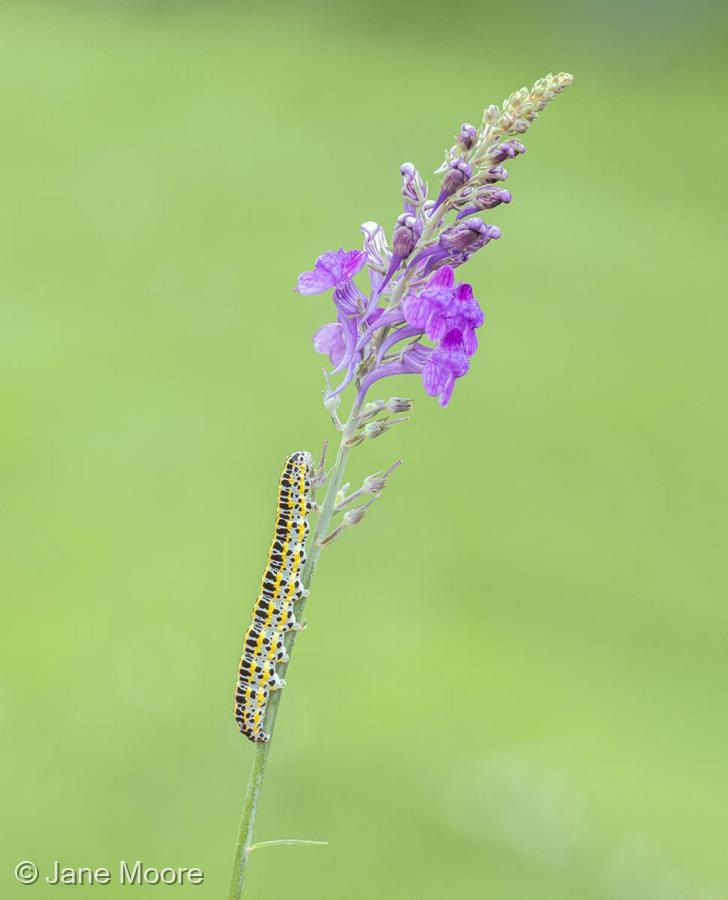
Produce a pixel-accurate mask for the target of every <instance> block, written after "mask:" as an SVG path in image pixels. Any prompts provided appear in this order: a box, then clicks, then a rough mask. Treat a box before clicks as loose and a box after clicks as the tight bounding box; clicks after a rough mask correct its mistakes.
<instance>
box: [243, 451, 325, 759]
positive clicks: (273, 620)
mask: <svg viewBox="0 0 728 900" xmlns="http://www.w3.org/2000/svg"><path fill="white" fill-rule="evenodd" d="M312 482H313V459H312V457H311V454H310V453H307V452H305V451H300V450H299V451H297V452H296V453H292V454H291V456H289V457H288V459H287V460H286V464H285V466H284V467H283V472H282V474H281V478H280V481H279V483H278V509H277V511H276V524H275V531H274V534H273V542H272V543H271V545H270V550H269V551H268V562H267V564H266V567H265V572H264V574H263V580H262V583H261V586H260V593H259V594H258V598H257V599H256V601H255V605H254V607H253V617H252V621H251V623H250V625H249V626H248V629H247V631H246V632H245V635H244V637H243V654H242V656H241V657H240V663H239V664H238V678H237V683H236V685H235V706H234V714H235V722H236V724H237V726H238V728H239V729H240V732H241V733H242V734H243V735H245V737H246V738H248V740H250V741H254V742H256V743H259V742H264V741H268V740H270V735H268V734H266V733H265V732H264V731H263V723H264V720H265V710H266V706H267V704H268V698H269V696H270V692H271V691H277V690H281V688H283V687H285V684H286V682H285V680H284V679H283V678H281V676H280V675H279V674H278V673H277V672H276V665H277V664H278V663H279V662H281V663H285V662H287V661H288V654H287V653H286V648H285V645H284V642H283V637H284V635H285V633H286V632H288V631H298V630H300V629H301V628H302V627H303V626H302V625H301V624H299V623H298V622H297V621H296V617H295V613H294V609H293V604H294V603H295V601H296V600H300V599H301V598H302V597H304V596H305V595H306V593H307V592H306V590H305V589H304V587H303V585H302V584H301V571H302V569H303V566H304V563H305V562H306V548H305V544H306V538H307V537H308V531H309V524H308V514H309V513H310V512H311V509H312V507H313V502H312V500H311V485H312Z"/></svg>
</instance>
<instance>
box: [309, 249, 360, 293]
mask: <svg viewBox="0 0 728 900" xmlns="http://www.w3.org/2000/svg"><path fill="white" fill-rule="evenodd" d="M366 261H367V255H366V253H364V251H362V250H348V251H347V250H344V248H343V247H342V248H341V249H340V250H330V251H329V252H328V253H322V254H321V256H319V258H318V259H317V260H316V266H315V268H314V269H313V270H312V271H311V272H302V273H301V274H300V275H299V276H298V284H297V286H296V290H297V291H298V293H299V294H305V295H307V296H311V295H313V294H323V292H324V291H328V290H329V289H330V288H345V287H346V286H347V285H348V283H349V282H350V281H351V279H352V278H353V277H354V276H355V275H356V273H357V272H358V271H359V270H360V269H361V268H362V267H363V266H364V264H365V263H366Z"/></svg>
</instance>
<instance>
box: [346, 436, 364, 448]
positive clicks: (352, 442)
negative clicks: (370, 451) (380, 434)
mask: <svg viewBox="0 0 728 900" xmlns="http://www.w3.org/2000/svg"><path fill="white" fill-rule="evenodd" d="M363 440H364V438H363V437H362V436H361V435H360V434H352V435H351V437H348V438H346V439H345V440H344V442H343V443H344V446H345V447H356V446H357V445H358V444H361V442H362V441H363Z"/></svg>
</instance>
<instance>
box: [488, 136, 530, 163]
mask: <svg viewBox="0 0 728 900" xmlns="http://www.w3.org/2000/svg"><path fill="white" fill-rule="evenodd" d="M525 152H526V148H525V147H524V146H523V144H522V143H521V142H520V141H503V142H502V143H501V144H496V145H495V147H491V148H490V150H489V151H488V153H487V154H486V155H487V157H488V159H489V160H491V161H492V162H494V163H500V162H503V160H504V159H515V157H516V156H519V155H520V154H521V153H525Z"/></svg>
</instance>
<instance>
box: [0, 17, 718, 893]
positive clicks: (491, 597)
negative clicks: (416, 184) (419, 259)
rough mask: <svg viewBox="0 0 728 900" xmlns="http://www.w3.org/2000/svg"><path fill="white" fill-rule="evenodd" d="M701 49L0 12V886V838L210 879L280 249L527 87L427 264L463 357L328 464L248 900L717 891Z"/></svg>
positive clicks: (222, 879)
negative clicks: (308, 844) (462, 256)
mask: <svg viewBox="0 0 728 900" xmlns="http://www.w3.org/2000/svg"><path fill="white" fill-rule="evenodd" d="M725 34H726V32H725V20H724V16H723V14H722V13H721V11H720V9H719V5H718V4H715V5H713V4H712V3H710V2H706V3H693V4H684V3H676V2H674V3H664V2H660V3H658V2H656V0H655V2H640V3H628V2H626V0H622V2H614V3H609V4H606V3H599V2H596V0H593V2H587V3H575V2H566V3H565V4H560V5H558V6H555V5H554V6H552V5H549V4H540V3H535V2H534V3H529V2H515V3H509V4H502V5H500V6H494V5H493V4H489V5H485V4H477V3H475V2H471V0H466V2H464V3H461V4H459V5H458V6H457V7H443V6H442V5H441V4H437V5H435V4H422V5H421V4H415V3H410V2H406V3H404V4H401V3H400V4H398V5H396V6H394V5H389V4H385V3H383V2H380V0H374V2H370V3H367V4H358V5H346V4H336V5H327V4H325V3H323V2H320V3H316V2H314V3H312V4H308V5H305V6H304V5H302V4H297V3H293V2H290V3H286V2H283V3H278V4H275V5H274V4H269V5H267V4H256V5H255V8H252V4H251V8H248V7H247V6H244V5H239V4H233V3H229V4H223V3H215V2H205V3H203V2H200V3H183V2H171V0H170V2H166V3H163V2H159V3H152V2H148V3H144V2H137V3H135V2H124V3H121V2H119V3H93V4H92V3H88V4H85V3H76V4H73V3H63V2H52V3H46V4H43V3H38V2H23V3H3V4H1V5H0V119H1V121H2V139H1V140H0V316H1V321H0V347H1V353H0V362H1V365H2V384H1V387H0V391H1V392H2V394H1V395H2V432H3V440H2V444H1V445H0V463H1V465H2V473H3V474H2V504H1V510H0V517H1V518H2V529H1V531H2V533H1V536H0V542H1V547H2V594H3V609H4V616H3V619H4V624H3V628H2V647H1V648H0V649H1V653H0V727H1V728H2V733H3V739H2V766H1V768H0V771H1V772H2V782H1V790H2V795H1V796H2V808H3V816H2V826H0V847H1V848H2V849H1V850H0V863H1V868H2V871H1V872H0V882H1V883H2V888H1V889H0V893H1V894H2V896H3V897H5V896H7V897H15V896H18V897H20V896H24V897H33V896H35V897H43V898H45V897H47V896H50V895H51V889H50V888H49V887H47V886H43V885H36V886H35V887H21V886H19V885H16V884H15V881H14V879H13V876H12V868H13V866H14V865H15V863H16V862H17V861H18V860H21V859H30V860H33V861H35V862H36V863H37V864H38V865H39V866H40V867H41V868H42V869H43V870H44V871H45V870H46V869H47V867H48V866H49V865H50V863H51V861H52V860H54V859H58V860H60V861H61V862H62V863H63V864H66V865H76V866H80V865H85V866H93V867H96V866H107V867H109V868H111V869H112V871H113V872H114V873H116V870H117V868H118V863H119V860H121V859H128V860H131V861H134V860H136V859H141V860H143V861H144V862H145V863H147V864H148V865H155V866H158V867H161V866H164V865H173V866H199V867H200V868H202V869H203V870H204V871H205V873H206V881H205V884H204V886H202V887H192V888H183V889H180V888H168V889H167V892H168V893H170V894H172V893H174V892H175V891H180V890H182V891H187V892H189V891H195V892H196V893H197V896H201V897H209V898H216V897H222V896H225V895H226V890H227V881H228V877H229V868H230V863H231V853H232V848H233V841H234V838H235V833H236V829H237V825H238V820H239V813H240V801H241V797H242V792H243V789H244V786H245V782H246V779H247V771H248V767H249V764H250V761H251V756H252V747H251V746H250V745H249V744H248V743H247V742H245V741H244V740H242V739H241V738H240V736H239V735H238V734H237V732H236V730H235V728H234V725H233V722H232V720H231V692H232V687H233V681H234V670H235V665H236V662H237V658H238V652H239V645H240V638H241V633H242V629H243V627H244V624H245V623H246V621H247V619H248V616H249V611H250V608H251V605H252V602H253V599H254V597H255V594H256V591H257V588H258V583H259V578H260V573H261V567H262V565H263V561H264V558H265V551H266V548H267V544H268V541H269V537H270V531H271V525H272V516H273V503H274V492H275V484H276V480H277V477H278V472H279V468H280V465H281V463H282V460H283V458H284V457H285V456H286V454H287V453H288V452H289V451H291V450H293V449H297V448H300V447H309V448H311V449H316V448H318V447H319V446H320V443H321V440H322V438H323V437H324V435H326V434H328V435H329V436H331V432H330V429H329V427H328V425H327V419H326V416H325V415H324V413H323V411H322V409H321V407H320V389H321V378H320V365H321V362H322V360H321V358H319V357H317V356H316V355H315V354H314V352H313V350H312V347H311V344H310V335H311V333H312V332H313V331H314V330H315V328H317V327H318V326H319V325H320V324H322V323H323V322H325V321H327V320H329V318H330V309H329V305H328V301H327V300H326V299H324V298H300V297H297V296H295V295H294V294H293V293H292V287H293V285H294V283H295V278H296V275H297V274H298V272H299V271H301V270H302V269H305V268H309V267H310V265H311V263H312V262H313V260H314V258H315V256H316V255H317V254H318V253H319V252H322V251H324V250H327V249H331V248H335V247H338V246H340V245H344V246H346V247H354V246H358V244H359V238H360V235H359V231H358V226H359V224H360V223H361V222H363V221H365V220H367V219H376V220H379V221H381V222H383V223H385V224H387V225H389V224H390V223H391V222H392V221H393V220H394V217H395V216H396V215H397V214H398V213H399V211H400V208H399V196H398V191H399V174H398V167H399V164H400V163H401V162H402V161H404V160H410V159H411V160H413V161H414V162H416V163H417V164H418V165H419V166H420V167H421V169H422V170H423V171H424V172H427V173H430V172H431V171H432V170H433V169H434V168H435V167H436V166H437V164H438V163H439V162H440V159H441V154H442V150H443V148H444V147H446V146H448V145H449V144H450V143H451V140H452V136H453V135H454V133H455V132H456V130H457V128H458V126H459V124H460V122H461V121H465V120H471V121H476V122H477V121H478V118H479V115H480V113H481V110H482V108H483V106H484V105H485V104H486V103H489V102H492V101H500V100H501V99H502V98H503V97H504V96H505V95H506V94H507V93H509V92H510V91H511V90H513V89H515V88H517V87H519V86H520V85H522V84H524V83H529V84H530V83H531V82H532V81H533V80H535V79H536V78H537V77H539V76H540V75H541V74H543V73H544V72H547V71H559V70H562V69H563V70H567V71H572V72H573V73H574V74H575V76H576V79H577V80H576V82H575V84H574V85H573V87H572V88H570V89H569V91H568V92H567V93H565V94H564V95H563V96H561V97H560V98H558V100H557V101H556V102H555V103H554V104H553V105H552V106H551V107H550V108H549V109H548V110H547V112H546V113H545V114H544V115H543V116H542V118H541V119H540V120H539V121H538V122H537V123H536V126H535V127H534V128H533V130H532V131H531V133H530V134H529V135H528V137H527V141H526V143H527V145H528V154H527V155H526V157H524V158H523V159H519V160H517V161H516V162H515V163H513V164H512V166H511V179H510V181H509V185H508V186H509V187H510V188H511V190H512V191H513V193H514V202H513V203H512V204H511V206H509V207H501V208H500V209H498V210H495V211H493V213H492V214H491V215H490V217H489V219H490V221H492V222H494V223H495V224H498V225H499V226H501V227H502V228H503V231H504V237H503V239H502V240H501V241H499V242H497V243H494V244H492V245H491V246H489V247H488V248H487V249H486V250H484V251H483V252H482V253H481V254H480V255H479V256H478V257H477V258H476V259H474V260H473V261H472V262H471V263H470V265H469V267H468V277H469V280H470V281H472V282H473V283H474V285H475V287H476V293H477V295H478V296H479V297H480V298H481V300H482V301H483V303H484V305H485V307H486V310H487V327H486V328H485V329H484V331H483V333H482V344H481V346H482V349H481V351H480V353H479V355H478V357H477V358H476V360H475V364H474V366H473V369H472V371H471V374H469V376H468V377H467V378H466V379H464V380H463V381H462V382H460V383H459V384H458V386H457V390H456V393H455V397H454V401H453V403H452V405H451V407H450V408H449V409H448V410H445V411H442V410H440V409H438V408H437V406H436V405H435V404H434V403H433V402H432V401H431V400H430V399H429V398H426V397H425V396H424V393H423V392H422V390H421V387H420V385H419V384H418V383H416V382H415V381H414V380H413V381H412V382H411V383H409V384H406V383H405V382H400V383H399V385H397V387H396V388H395V390H396V391H397V392H399V393H402V392H404V393H405V394H409V395H411V396H413V397H415V398H416V401H417V406H416V414H415V418H414V420H413V421H412V422H411V423H410V424H409V425H407V426H406V427H401V428H400V429H399V430H396V431H394V432H390V433H389V434H388V435H387V436H385V437H383V438H382V439H381V440H379V441H376V442H372V443H371V444H370V445H366V446H364V447H362V448H360V449H359V450H357V452H356V454H355V457H354V461H353V466H352V470H351V477H352V481H355V480H357V479H358V478H360V477H361V476H363V475H366V474H367V473H369V472H372V471H374V470H376V469H378V468H380V467H382V466H386V465H389V463H390V462H392V460H394V459H395V458H397V457H398V456H400V455H401V456H402V457H403V458H404V460H405V465H404V466H403V467H402V468H401V469H400V470H399V471H398V472H397V475H396V478H395V479H394V480H393V482H392V484H391V486H390V488H389V489H388V491H387V493H386V497H385V499H383V500H382V501H381V502H380V503H379V504H378V505H377V507H376V508H375V510H374V511H373V512H372V514H371V515H370V516H369V517H368V518H367V519H366V520H365V521H364V522H363V523H362V525H361V526H360V527H359V528H357V529H356V530H355V531H354V532H351V533H349V534H347V535H346V539H344V540H341V541H340V542H339V543H338V544H337V545H335V546H334V547H333V548H332V549H331V551H329V552H327V553H326V554H325V557H324V558H323V560H322V563H321V566H320V568H319V573H318V575H317V579H316V582H315V585H314V591H313V594H312V598H311V601H310V604H309V607H308V610H307V613H308V617H309V621H310V627H309V629H308V631H307V632H306V634H305V635H304V636H303V637H302V638H301V640H300V641H299V643H298V645H297V648H296V655H295V658H294V662H293V665H292V667H291V670H290V672H289V686H288V688H287V689H286V692H285V696H284V698H283V703H282V706H281V716H280V719H279V726H278V730H277V734H276V740H275V743H274V747H273V751H272V757H271V765H270V769H269V773H268V779H267V783H266V787H265V791H264V796H263V803H262V808H261V811H260V817H259V826H258V830H257V837H258V839H260V840H266V839H273V838H281V837H299V838H309V839H325V840H328V841H330V846H329V847H328V848H309V849H303V848H284V849H277V850H268V851H261V852H260V853H259V854H257V855H255V856H254V857H253V862H252V866H251V871H250V878H249V883H248V885H247V893H246V896H249V897H250V898H251V900H277V898H281V897H285V896H295V897H297V898H301V900H303V898H312V900H313V898H315V900H340V898H346V900H357V898H370V897H382V898H405V900H409V898H417V900H434V898H441V897H444V896H452V897H463V896H471V897H487V898H494V900H495V898H497V900H533V898H538V900H572V898H573V900H719V898H726V897H728V856H727V855H726V851H725V842H726V831H727V829H728V812H727V811H726V794H727V791H728V772H727V771H726V755H727V754H726V743H727V742H728V704H727V701H726V695H727V694H728V658H727V654H726V645H727V639H728V611H727V610H726V590H725V589H726V582H727V580H728V579H727V578H726V575H727V571H726V568H727V567H726V559H725V547H724V543H723V537H722V534H723V533H724V530H725V519H724V517H725V504H726V493H727V492H726V481H725V478H724V467H725V453H726V448H725V439H726V424H725V409H724V403H725V387H726V379H725V375H726V362H725V356H726V351H725V343H726V339H725V331H726V326H727V325H728V316H727V315H726V307H725V289H724V286H723V271H724V258H725V240H726V227H725V209H724V202H725V196H726V187H727V185H726V166H725V158H726V150H727V149H728V147H727V143H728V142H727V140H726V138H727V137H728V127H727V126H726V119H725V80H726V79H725V76H726V56H725ZM77 890H82V889H81V888H77ZM94 890H97V891H101V890H103V891H104V896H106V897H116V896H119V897H122V896H125V894H124V891H123V889H122V888H120V887H119V886H118V885H110V886H108V887H104V888H103V889H102V888H101V887H97V888H94ZM152 890H153V889H152V888H136V891H137V893H138V894H140V895H145V894H147V893H150V892H151V891H152ZM155 890H157V892H159V891H160V890H162V889H161V888H156V889H155Z"/></svg>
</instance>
